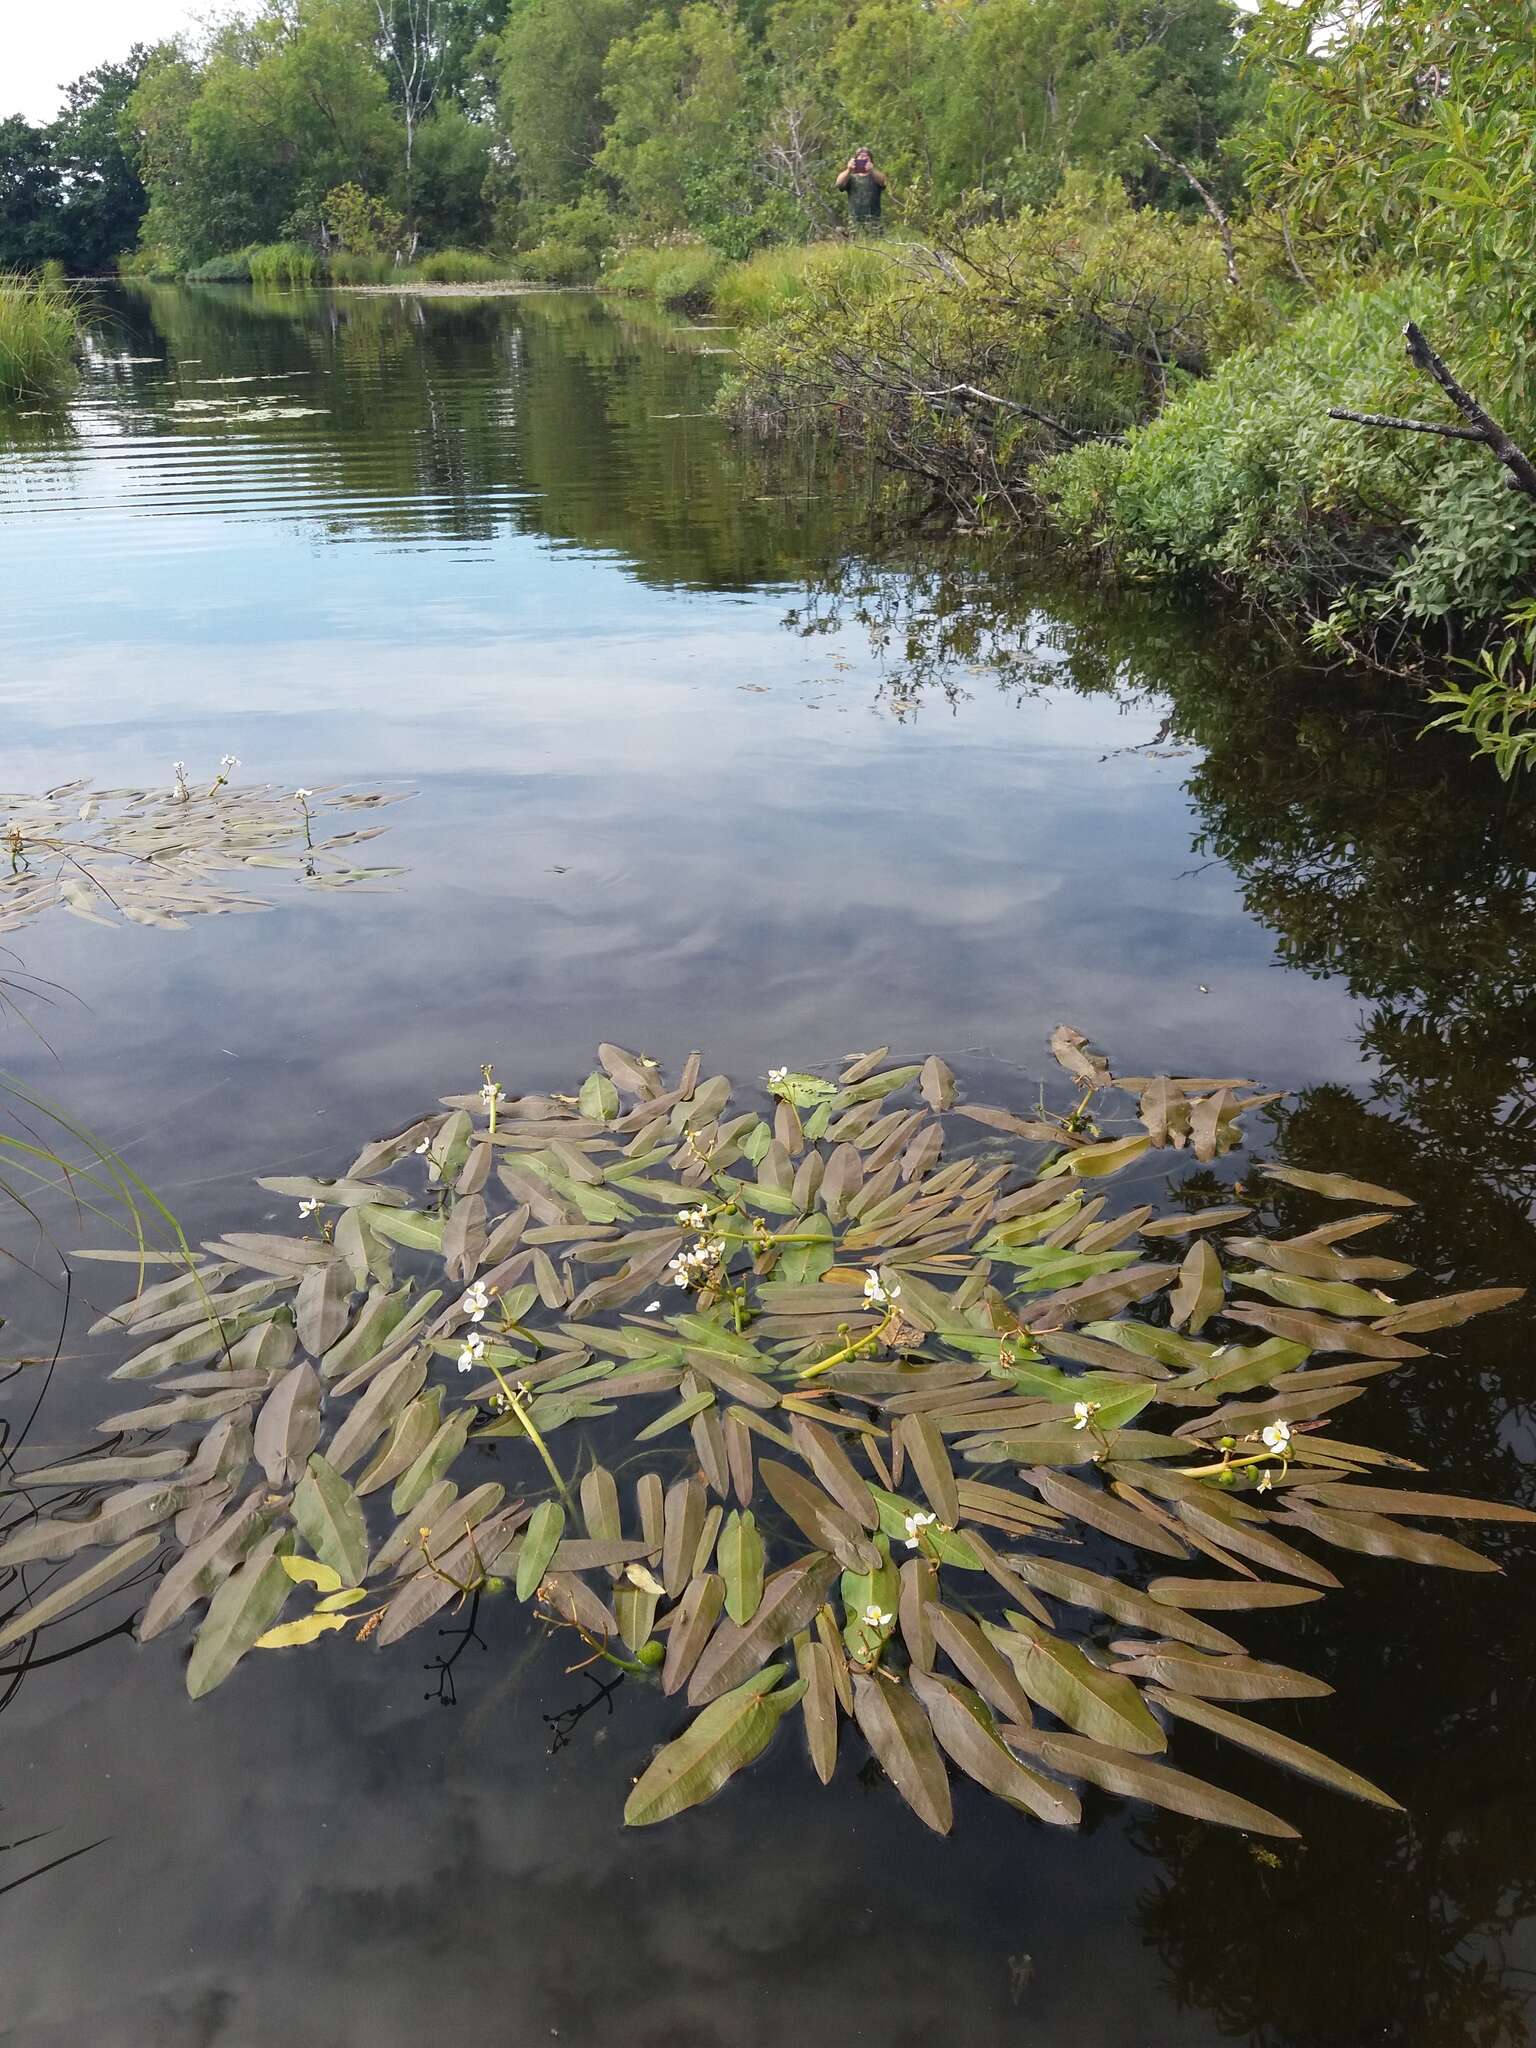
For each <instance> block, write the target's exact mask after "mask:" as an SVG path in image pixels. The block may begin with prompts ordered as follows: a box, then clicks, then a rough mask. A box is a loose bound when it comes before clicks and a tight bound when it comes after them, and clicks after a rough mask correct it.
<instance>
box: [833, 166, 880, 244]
mask: <svg viewBox="0 0 1536 2048" xmlns="http://www.w3.org/2000/svg"><path fill="white" fill-rule="evenodd" d="M887 183H888V180H887V178H886V175H885V173H884V171H882V170H878V169H876V167H875V159H874V157H873V156H872V155H871V154H870V152H869V151H868V150H867V149H856V150H855V151H854V152H853V155H852V156H851V157H849V159H848V161H847V163H846V164H845V165H844V166H843V168H842V170H840V171H839V172H838V174H837V189H838V191H839V192H846V193H847V194H848V213H849V217H850V219H851V220H852V222H853V225H854V226H855V228H861V229H863V230H865V231H866V232H868V231H872V230H874V229H876V228H878V227H879V225H880V201H881V198H882V196H883V194H884V192H885V188H886V185H887Z"/></svg>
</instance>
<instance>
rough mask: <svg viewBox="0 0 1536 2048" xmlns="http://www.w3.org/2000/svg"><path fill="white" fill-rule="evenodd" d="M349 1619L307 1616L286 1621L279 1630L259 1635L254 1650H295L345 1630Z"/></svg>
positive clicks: (331, 1616)
mask: <svg viewBox="0 0 1536 2048" xmlns="http://www.w3.org/2000/svg"><path fill="white" fill-rule="evenodd" d="M348 1619H349V1617H348V1616H347V1615H345V1614H321V1613H320V1612H319V1611H318V1610H317V1611H316V1612H315V1613H314V1614H306V1615H305V1616H304V1617H303V1619H302V1620H300V1621H285V1622H283V1623H281V1624H280V1625H279V1626H278V1627H277V1628H269V1629H268V1630H267V1632H266V1634H265V1635H259V1636H258V1637H257V1638H256V1640H255V1642H254V1643H253V1644H252V1646H251V1647H252V1648H253V1649H256V1650H294V1649H298V1648H299V1647H300V1645H302V1644H304V1643H313V1642H317V1641H318V1640H319V1638H320V1637H321V1636H323V1635H326V1634H328V1633H329V1632H330V1631H331V1630H332V1629H338V1628H345V1627H346V1625H347V1621H348Z"/></svg>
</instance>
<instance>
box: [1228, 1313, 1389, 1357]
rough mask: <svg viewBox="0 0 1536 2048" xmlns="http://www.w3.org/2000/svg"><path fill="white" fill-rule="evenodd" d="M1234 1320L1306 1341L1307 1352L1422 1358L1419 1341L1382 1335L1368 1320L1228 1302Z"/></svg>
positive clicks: (1282, 1335)
mask: <svg viewBox="0 0 1536 2048" xmlns="http://www.w3.org/2000/svg"><path fill="white" fill-rule="evenodd" d="M1225 1313H1226V1315H1227V1317H1228V1319H1229V1320H1230V1321H1232V1322H1234V1323H1251V1324H1252V1325H1253V1327H1254V1328H1255V1329H1257V1330H1268V1331H1269V1333H1270V1335H1271V1336H1273V1337H1288V1338H1290V1339H1291V1341H1292V1342H1293V1343H1296V1344H1305V1345H1306V1346H1307V1348H1308V1350H1309V1351H1352V1352H1355V1353H1356V1354H1357V1355H1358V1356H1360V1357H1361V1358H1422V1357H1423V1356H1424V1355H1425V1354H1424V1347H1423V1345H1422V1344H1409V1343H1407V1342H1405V1340H1404V1339H1403V1338H1401V1337H1389V1336H1385V1335H1383V1333H1382V1332H1381V1331H1380V1330H1377V1329H1374V1328H1373V1327H1372V1326H1371V1324H1369V1323H1341V1322H1336V1321H1335V1320H1334V1318H1333V1317H1332V1316H1325V1315H1320V1314H1318V1313H1316V1312H1315V1311H1310V1310H1307V1309H1299V1308H1258V1307H1256V1306H1254V1304H1253V1303H1251V1302H1232V1303H1229V1304H1228V1306H1227V1309H1226V1311H1225Z"/></svg>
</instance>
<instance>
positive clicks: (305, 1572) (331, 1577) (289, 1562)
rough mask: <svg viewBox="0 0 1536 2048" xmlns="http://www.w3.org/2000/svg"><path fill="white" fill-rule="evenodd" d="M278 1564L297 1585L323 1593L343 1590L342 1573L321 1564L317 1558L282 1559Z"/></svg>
mask: <svg viewBox="0 0 1536 2048" xmlns="http://www.w3.org/2000/svg"><path fill="white" fill-rule="evenodd" d="M278 1563H279V1564H280V1565H281V1566H282V1568H283V1570H284V1571H285V1572H286V1573H287V1574H288V1576H289V1578H290V1579H292V1580H293V1582H294V1583H295V1585H300V1586H313V1587H314V1588H315V1589H316V1591H317V1592H321V1593H336V1592H339V1591H340V1590H341V1573H340V1572H338V1571H336V1570H334V1569H333V1567H332V1566H330V1565H328V1564H320V1563H319V1562H318V1561H317V1560H316V1559H315V1558H312V1557H291V1556H290V1557H280V1558H279V1559H278Z"/></svg>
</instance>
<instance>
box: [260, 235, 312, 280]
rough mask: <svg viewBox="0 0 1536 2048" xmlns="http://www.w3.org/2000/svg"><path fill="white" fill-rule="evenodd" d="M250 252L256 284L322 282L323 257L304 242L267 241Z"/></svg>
mask: <svg viewBox="0 0 1536 2048" xmlns="http://www.w3.org/2000/svg"><path fill="white" fill-rule="evenodd" d="M246 253H247V255H248V257H249V260H250V277H251V282H252V284H276V285H287V286H290V287H292V286H295V285H309V284H318V283H319V282H320V258H319V257H318V256H317V255H316V254H315V252H314V250H313V249H306V248H305V247H304V245H303V243H302V242H264V243H262V244H260V245H259V246H258V247H257V248H254V249H250V250H248V251H247V252H246Z"/></svg>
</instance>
